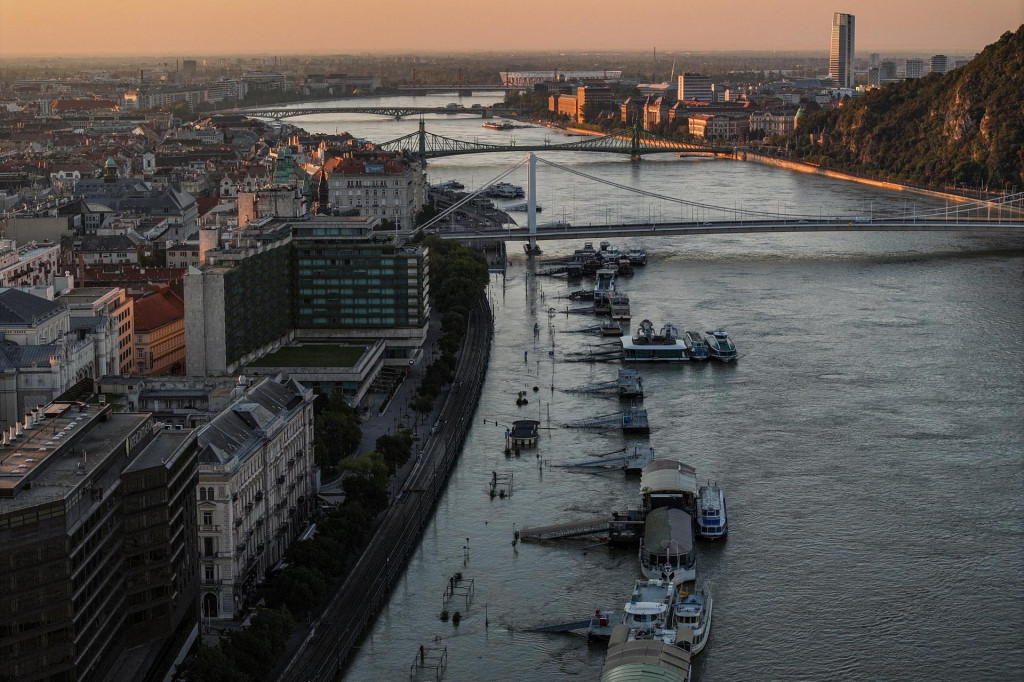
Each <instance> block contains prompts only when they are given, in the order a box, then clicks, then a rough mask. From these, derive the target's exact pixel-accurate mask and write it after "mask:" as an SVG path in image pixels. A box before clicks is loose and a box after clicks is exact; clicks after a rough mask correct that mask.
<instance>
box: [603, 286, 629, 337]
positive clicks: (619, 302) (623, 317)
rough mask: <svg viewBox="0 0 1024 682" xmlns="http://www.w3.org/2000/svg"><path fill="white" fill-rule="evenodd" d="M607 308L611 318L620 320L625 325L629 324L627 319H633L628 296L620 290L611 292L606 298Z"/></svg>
mask: <svg viewBox="0 0 1024 682" xmlns="http://www.w3.org/2000/svg"><path fill="white" fill-rule="evenodd" d="M608 308H609V313H608V314H609V315H611V318H612V319H613V320H615V321H616V322H622V323H624V324H625V325H626V326H627V327H628V326H629V321H630V320H632V319H633V315H632V313H631V312H630V310H629V296H627V295H626V294H625V293H623V292H621V291H620V292H617V293H614V294H612V295H611V296H610V297H609V298H608ZM619 336H621V334H620V335H619Z"/></svg>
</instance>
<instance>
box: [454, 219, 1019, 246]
mask: <svg viewBox="0 0 1024 682" xmlns="http://www.w3.org/2000/svg"><path fill="white" fill-rule="evenodd" d="M1005 230H1016V231H1021V233H1022V234H1024V218H1021V217H1019V216H1018V217H1017V218H1014V219H1009V220H1008V219H1003V220H998V219H978V218H963V217H960V218H959V219H957V218H955V217H953V216H950V217H948V218H946V217H933V218H918V219H913V218H899V219H894V218H885V219H878V220H861V219H859V218H854V219H851V218H825V219H816V220H812V219H808V220H795V219H792V218H790V219H780V220H715V221H704V222H700V221H692V222H664V223H612V224H608V225H570V224H568V223H560V224H556V225H538V226H537V232H536V235H535V236H534V235H531V234H530V233H529V232H528V231H527V230H526V229H525V228H512V229H506V230H493V229H492V230H484V231H478V232H458V231H456V232H447V231H444V232H441V233H440V237H441V238H442V239H457V240H459V241H464V242H483V241H496V240H500V241H530V239H531V236H533V238H534V239H536V240H538V241H540V240H549V239H598V238H602V237H667V236H672V235H683V234H685V235H704V234H759V233H760V234H763V233H779V234H781V233H785V232H978V233H981V232H994V231H1005Z"/></svg>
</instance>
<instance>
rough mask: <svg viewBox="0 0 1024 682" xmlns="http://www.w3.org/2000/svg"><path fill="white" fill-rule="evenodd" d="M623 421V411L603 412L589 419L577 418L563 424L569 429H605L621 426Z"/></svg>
mask: <svg viewBox="0 0 1024 682" xmlns="http://www.w3.org/2000/svg"><path fill="white" fill-rule="evenodd" d="M621 423H622V413H621V412H615V413H613V414H603V415H601V416H600V417H591V418H589V419H576V420H573V421H571V422H566V423H565V424H563V426H564V427H565V428H567V429H603V428H611V427H615V426H619V425H620V424H621Z"/></svg>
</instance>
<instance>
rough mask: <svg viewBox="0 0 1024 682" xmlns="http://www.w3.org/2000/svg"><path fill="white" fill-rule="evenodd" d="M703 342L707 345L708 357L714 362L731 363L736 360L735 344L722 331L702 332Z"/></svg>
mask: <svg viewBox="0 0 1024 682" xmlns="http://www.w3.org/2000/svg"><path fill="white" fill-rule="evenodd" d="M704 340H705V341H707V344H708V355H710V356H711V357H712V358H713V359H715V360H721V361H722V362H732V361H733V360H735V359H736V357H737V353H736V344H734V343H733V342H732V339H730V338H729V335H728V334H726V333H725V332H724V331H722V330H718V331H708V332H704Z"/></svg>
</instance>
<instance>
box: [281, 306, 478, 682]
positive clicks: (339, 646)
mask: <svg viewBox="0 0 1024 682" xmlns="http://www.w3.org/2000/svg"><path fill="white" fill-rule="evenodd" d="M492 332H493V324H492V318H491V310H490V308H489V306H488V305H487V303H486V302H484V301H481V302H480V303H479V304H478V305H477V306H476V307H475V308H474V309H473V310H472V311H471V313H470V318H469V323H468V328H467V330H466V336H465V339H464V341H463V346H462V349H461V351H460V353H459V359H458V364H457V366H456V370H455V382H454V385H455V386H457V387H458V390H451V391H448V393H447V396H446V397H445V400H444V405H443V406H442V407H441V411H440V417H439V418H440V419H443V420H444V423H445V427H444V430H443V431H442V432H441V433H440V434H439V435H437V436H436V437H431V438H429V439H428V440H427V442H426V443H425V444H424V446H423V449H422V452H421V453H420V454H419V455H418V456H416V455H415V453H414V460H413V464H412V467H411V470H410V471H409V474H408V476H407V477H406V478H405V480H404V483H403V484H402V485H401V487H400V489H399V490H397V491H396V494H395V495H394V498H393V501H392V504H391V506H390V507H388V509H387V511H385V512H384V517H383V519H382V520H381V522H380V524H379V525H378V526H377V529H376V531H375V533H374V534H373V537H372V538H371V539H370V541H369V542H368V543H367V546H366V548H365V549H364V550H363V553H362V555H361V556H360V557H359V559H358V560H357V561H356V562H355V563H354V564H353V565H352V567H351V568H350V570H349V572H348V575H347V576H346V578H345V581H344V582H343V583H342V585H341V587H340V589H339V590H338V591H337V592H336V593H335V594H334V595H333V596H332V597H331V600H330V602H328V604H327V606H326V607H325V608H324V611H323V613H322V614H321V615H320V617H319V618H318V619H317V620H316V621H315V622H314V623H313V624H312V626H311V627H310V630H309V633H308V634H307V636H306V638H305V639H304V640H303V642H302V645H301V646H300V647H299V649H298V651H297V652H296V653H295V654H294V655H293V656H292V658H291V660H289V661H288V663H287V665H286V666H285V668H284V671H283V673H282V674H281V676H280V679H282V680H288V681H295V682H304V681H306V680H332V679H334V677H335V676H336V675H337V674H338V672H339V671H340V670H341V669H342V666H343V665H344V663H345V660H346V659H347V658H348V656H349V654H350V653H351V651H352V648H353V647H354V646H355V644H356V643H357V642H358V641H359V638H360V636H362V634H363V632H364V630H365V629H366V628H367V627H368V626H369V625H370V624H371V623H372V621H373V618H374V616H376V614H377V612H378V610H379V609H380V608H381V607H382V606H383V605H384V602H385V601H386V598H387V595H388V592H389V591H390V589H391V587H392V586H393V585H394V583H395V580H396V579H397V578H398V576H399V575H401V573H402V571H403V570H404V569H405V563H406V561H407V559H408V558H409V555H410V554H411V553H412V552H413V550H414V549H415V547H416V544H417V543H418V542H419V538H420V533H421V532H422V530H423V528H424V526H426V524H427V523H428V522H429V521H430V518H431V515H432V513H433V509H434V505H435V504H436V503H437V500H438V497H439V496H440V494H441V492H442V491H443V490H444V487H445V484H446V482H447V480H448V474H449V472H450V471H451V469H452V466H453V465H454V464H455V461H456V460H457V459H458V456H459V453H460V452H461V451H462V445H463V443H464V442H465V439H466V434H467V433H468V431H469V426H470V424H471V423H472V417H473V412H474V411H475V410H476V406H477V402H478V401H479V399H480V392H481V389H482V388H483V382H484V379H485V377H486V371H487V362H488V358H489V356H490V349H491V335H492Z"/></svg>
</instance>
